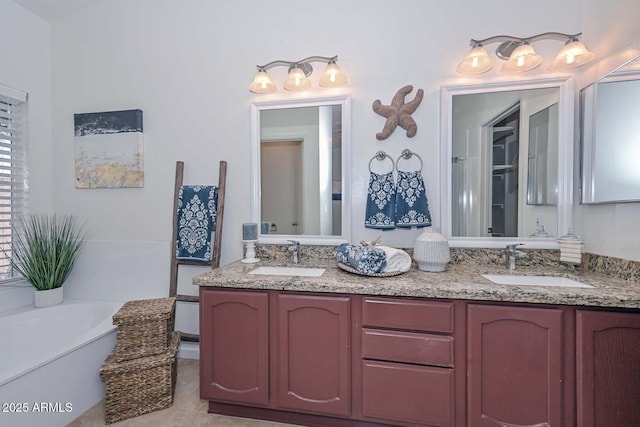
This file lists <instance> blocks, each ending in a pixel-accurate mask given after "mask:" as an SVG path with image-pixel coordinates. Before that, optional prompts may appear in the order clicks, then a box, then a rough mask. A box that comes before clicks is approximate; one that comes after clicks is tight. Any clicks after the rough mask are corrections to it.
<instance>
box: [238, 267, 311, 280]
mask: <svg viewBox="0 0 640 427" xmlns="http://www.w3.org/2000/svg"><path fill="white" fill-rule="evenodd" d="M323 273H324V268H310V267H277V266H266V265H263V266H260V267H258V268H255V269H253V270H251V271H250V272H249V274H259V275H269V276H304V277H320V276H322V274H323Z"/></svg>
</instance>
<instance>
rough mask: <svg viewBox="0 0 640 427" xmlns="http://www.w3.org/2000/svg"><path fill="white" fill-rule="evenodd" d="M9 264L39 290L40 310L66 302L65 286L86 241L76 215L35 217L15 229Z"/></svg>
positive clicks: (37, 298)
mask: <svg viewBox="0 0 640 427" xmlns="http://www.w3.org/2000/svg"><path fill="white" fill-rule="evenodd" d="M14 230H15V233H14V236H13V240H12V245H11V256H10V257H9V262H10V263H11V267H12V268H13V269H14V270H15V271H17V272H18V273H20V274H21V275H22V276H23V277H24V278H25V280H27V281H28V282H29V283H30V284H31V285H32V286H33V287H34V288H35V293H34V295H35V298H34V301H35V305H36V307H45V306H49V305H55V304H58V303H60V302H62V298H63V291H62V285H63V284H64V282H65V280H67V277H69V273H71V270H72V268H73V265H74V263H75V261H76V259H77V257H78V254H79V253H80V249H81V248H82V245H83V243H84V241H85V237H86V232H85V231H84V227H82V226H79V225H78V223H77V220H76V218H75V217H74V216H73V215H55V214H34V215H27V216H25V217H23V218H22V221H21V227H14Z"/></svg>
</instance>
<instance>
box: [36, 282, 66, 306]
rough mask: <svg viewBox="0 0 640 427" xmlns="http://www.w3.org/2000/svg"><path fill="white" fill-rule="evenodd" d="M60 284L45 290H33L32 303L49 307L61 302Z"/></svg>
mask: <svg viewBox="0 0 640 427" xmlns="http://www.w3.org/2000/svg"><path fill="white" fill-rule="evenodd" d="M62 297H63V294H62V286H60V287H59V288H54V289H48V290H46V291H38V290H35V291H34V304H35V306H36V307H49V306H51V305H56V304H60V303H61V302H62Z"/></svg>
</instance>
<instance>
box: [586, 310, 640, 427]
mask: <svg viewBox="0 0 640 427" xmlns="http://www.w3.org/2000/svg"><path fill="white" fill-rule="evenodd" d="M576 328H577V364H576V368H577V388H578V390H577V391H578V425H580V426H583V427H592V426H601V427H608V426H616V427H624V426H629V427H631V426H633V427H637V426H640V374H639V373H638V370H639V369H640V314H631V313H611V312H598V311H583V310H578V312H577V315H576Z"/></svg>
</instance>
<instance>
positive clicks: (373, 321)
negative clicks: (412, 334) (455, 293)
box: [362, 298, 453, 333]
mask: <svg viewBox="0 0 640 427" xmlns="http://www.w3.org/2000/svg"><path fill="white" fill-rule="evenodd" d="M362 324H363V325H364V326H377V327H381V328H394V329H408V330H415V331H425V332H448V333H452V332H453V304H452V303H450V302H439V301H419V300H401V299H392V298H363V299H362Z"/></svg>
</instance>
